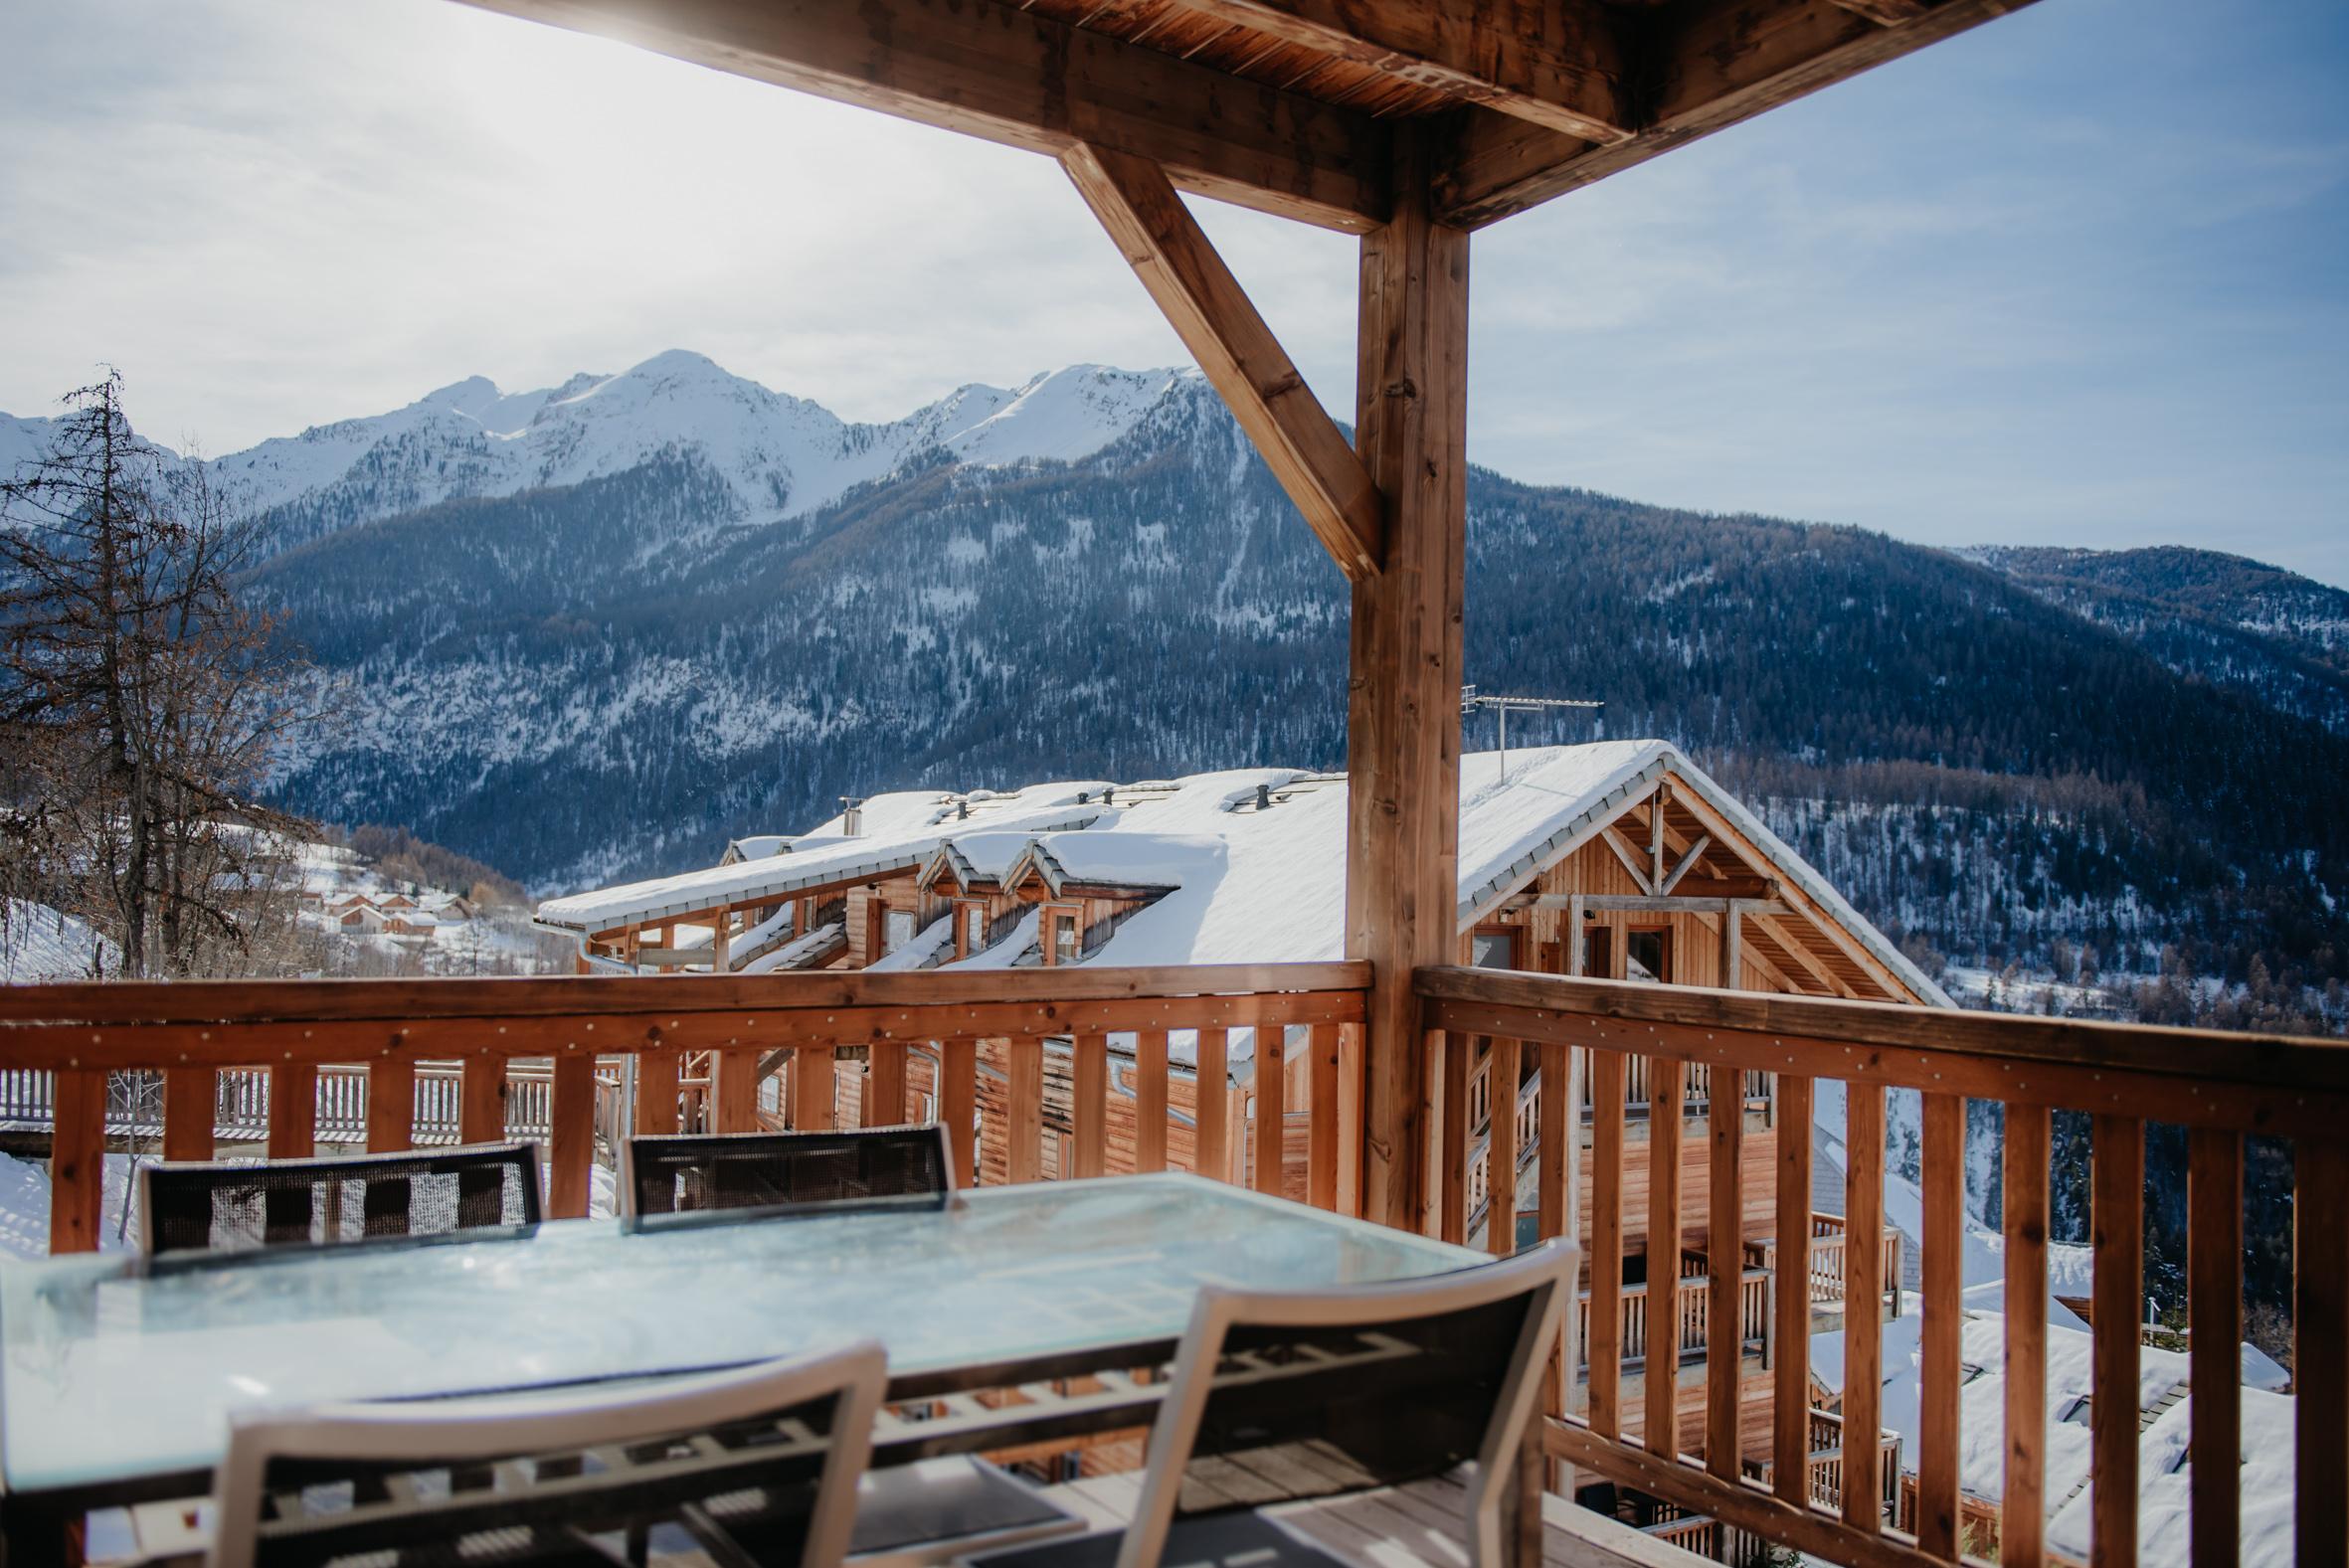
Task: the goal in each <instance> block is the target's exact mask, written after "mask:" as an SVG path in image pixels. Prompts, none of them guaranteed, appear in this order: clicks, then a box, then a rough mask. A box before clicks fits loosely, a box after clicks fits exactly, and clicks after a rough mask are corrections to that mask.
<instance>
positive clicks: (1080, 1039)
mask: <svg viewBox="0 0 2349 1568" xmlns="http://www.w3.org/2000/svg"><path fill="white" fill-rule="evenodd" d="M1073 1048H1074V1050H1075V1052H1076V1060H1075V1062H1074V1063H1073V1064H1072V1067H1073V1069H1074V1071H1073V1073H1072V1078H1073V1080H1074V1081H1073V1083H1072V1085H1071V1088H1070V1094H1069V1108H1068V1113H1069V1120H1070V1122H1071V1123H1073V1124H1074V1132H1075V1133H1076V1136H1075V1138H1074V1139H1073V1143H1074V1147H1073V1148H1072V1150H1071V1153H1070V1158H1069V1169H1068V1170H1067V1171H1065V1172H1063V1174H1066V1175H1071V1176H1098V1175H1100V1174H1101V1173H1102V1171H1103V1170H1104V1169H1105V1168H1106V1167H1107V1161H1108V1154H1109V1036H1107V1035H1105V1034H1080V1035H1078V1036H1077V1037H1076V1040H1075V1043H1074V1047H1073Z"/></svg>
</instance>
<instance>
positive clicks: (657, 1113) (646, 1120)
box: [465, 1051, 685, 1136]
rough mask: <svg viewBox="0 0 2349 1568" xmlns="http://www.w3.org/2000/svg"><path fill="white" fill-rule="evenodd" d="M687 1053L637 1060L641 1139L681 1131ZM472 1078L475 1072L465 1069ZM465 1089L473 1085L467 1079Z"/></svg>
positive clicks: (652, 1053) (648, 1054)
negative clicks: (680, 1094)
mask: <svg viewBox="0 0 2349 1568" xmlns="http://www.w3.org/2000/svg"><path fill="white" fill-rule="evenodd" d="M684 1067H685V1053H684V1052H682V1051H646V1052H644V1053H642V1054H641V1055H639V1056H638V1057H637V1058H636V1126H635V1132H636V1133H637V1135H639V1136H646V1135H651V1134H657V1133H666V1132H676V1131H677V1130H678V1125H679V1124H678V1106H677V1090H678V1087H679V1085H678V1079H679V1078H680V1077H682V1076H683V1071H684ZM465 1070H466V1072H467V1073H468V1074H469V1073H470V1072H471V1071H472V1069H471V1066H470V1064H467V1066H466V1069H465ZM465 1087H466V1089H467V1091H468V1092H469V1091H470V1089H471V1087H472V1085H471V1081H470V1079H469V1078H468V1079H467V1081H466V1086H465Z"/></svg>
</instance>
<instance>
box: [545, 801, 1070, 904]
mask: <svg viewBox="0 0 2349 1568" xmlns="http://www.w3.org/2000/svg"><path fill="white" fill-rule="evenodd" d="M1102 787H1103V785H1102V784H1100V783H1099V782H1098V781H1092V782H1081V783H1075V784H1032V785H1030V786H1028V787H1027V788H1025V789H1020V790H1015V791H1013V792H1011V793H1009V794H1002V795H995V796H993V797H991V798H989V799H987V800H984V801H979V802H975V803H971V804H970V806H969V810H970V815H969V816H968V817H967V818H966V817H963V816H961V815H960V814H959V813H960V807H961V805H962V802H959V801H958V800H957V799H956V798H955V797H954V796H950V795H947V794H943V793H940V792H939V791H937V790H907V791H902V792H899V793H893V794H881V795H874V796H872V797H871V798H869V799H867V800H865V801H864V802H862V804H861V805H860V806H859V808H858V809H859V811H860V813H861V814H862V821H861V823H860V826H859V831H858V832H857V833H855V834H853V835H850V834H848V833H846V831H845V825H846V824H845V823H844V821H843V820H842V819H841V818H839V817H834V818H833V819H832V820H831V821H830V822H827V823H825V824H824V825H823V826H821V827H819V828H818V829H817V830H816V831H815V832H814V833H813V834H810V835H808V836H806V837H801V838H797V839H795V840H794V841H793V843H792V847H791V848H790V849H789V850H787V851H786V852H784V853H782V854H777V855H769V856H765V857H763V858H760V859H756V860H743V861H736V862H733V863H730V864H721V865H716V866H710V867H707V868H705V869H703V870H699V871H686V872H680V873H679V874H677V875H675V876H669V877H653V878H649V879H647V880H645V881H642V882H630V883H624V884H622V885H621V886H618V887H610V888H601V889H598V890H596V891H594V892H590V893H577V894H573V895H571V896H569V897H567V898H557V899H548V900H546V901H545V902H543V903H541V904H540V905H539V906H538V917H537V918H538V921H539V923H540V924H541V925H545V926H554V927H558V928H560V929H563V930H566V931H585V932H595V931H609V930H612V929H614V928H616V927H620V926H628V925H642V924H647V923H651V922H657V921H662V920H668V919H673V918H675V917H677V916H679V915H688V914H697V913H700V912H703V911H707V910H711V909H715V908H718V907H720V906H722V905H732V904H745V903H755V902H758V901H760V900H762V899H768V898H780V897H784V896H787V895H789V894H792V893H796V892H799V891H801V890H803V889H807V888H815V887H822V886H825V885H828V884H832V883H838V882H842V881H850V880H857V879H861V878H864V877H869V876H878V875H880V874H882V873H885V872H889V871H895V870H900V869H907V868H918V867H920V866H921V865H922V864H923V863H924V862H926V861H927V860H928V859H929V858H930V856H931V855H932V854H933V853H935V852H936V851H937V848H938V845H939V842H940V841H941V839H942V838H943V837H944V836H945V834H946V831H947V825H948V824H951V823H960V822H962V821H965V820H968V821H970V822H973V823H984V824H985V825H989V826H994V827H1002V828H1014V829H1019V830H1022V831H1024V832H1028V833H1042V832H1052V831H1055V830H1058V829H1062V828H1070V827H1081V826H1083V825H1085V824H1086V823H1087V822H1089V821H1091V820H1092V819H1093V818H1094V817H1096V816H1098V815H1100V814H1101V810H1102V807H1100V806H1099V805H1098V804H1089V803H1085V802H1086V801H1094V800H1098V798H1099V796H1100V792H1101V789H1102ZM1080 796H1082V797H1084V800H1080V799H1079V797H1080Z"/></svg>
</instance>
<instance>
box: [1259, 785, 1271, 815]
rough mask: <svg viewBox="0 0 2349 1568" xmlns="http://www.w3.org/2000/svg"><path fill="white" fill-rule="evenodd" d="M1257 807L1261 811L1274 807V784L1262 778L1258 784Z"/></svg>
mask: <svg viewBox="0 0 2349 1568" xmlns="http://www.w3.org/2000/svg"><path fill="white" fill-rule="evenodd" d="M1256 809H1257V810H1259V811H1269V810H1271V809H1272V785H1271V784H1265V783H1264V782H1263V781H1261V780H1259V781H1258V782H1257V784H1256Z"/></svg>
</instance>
